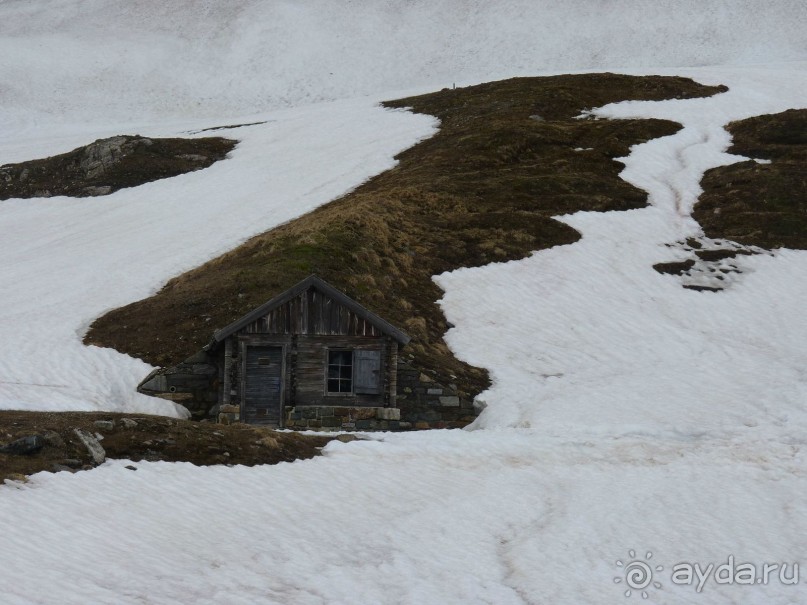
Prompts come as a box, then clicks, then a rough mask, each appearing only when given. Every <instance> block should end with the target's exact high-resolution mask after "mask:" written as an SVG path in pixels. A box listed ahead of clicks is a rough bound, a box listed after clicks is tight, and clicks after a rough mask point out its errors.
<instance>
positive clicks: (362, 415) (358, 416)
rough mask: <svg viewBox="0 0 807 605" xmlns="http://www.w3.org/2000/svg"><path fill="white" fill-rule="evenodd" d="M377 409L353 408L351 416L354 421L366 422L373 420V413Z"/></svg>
mask: <svg viewBox="0 0 807 605" xmlns="http://www.w3.org/2000/svg"><path fill="white" fill-rule="evenodd" d="M377 409H378V408H355V409H354V410H353V411H352V416H353V418H354V419H355V420H368V419H370V418H375V413H376V410H377Z"/></svg>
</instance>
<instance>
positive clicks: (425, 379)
mask: <svg viewBox="0 0 807 605" xmlns="http://www.w3.org/2000/svg"><path fill="white" fill-rule="evenodd" d="M418 380H420V382H427V383H428V382H434V380H432V379H431V378H430V377H429V376H426V374H423V373H421V374H420V377H419V378H418Z"/></svg>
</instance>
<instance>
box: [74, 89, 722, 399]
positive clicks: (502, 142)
mask: <svg viewBox="0 0 807 605" xmlns="http://www.w3.org/2000/svg"><path fill="white" fill-rule="evenodd" d="M721 90H724V89H722V88H717V87H706V86H701V85H699V84H696V83H695V82H693V81H691V80H688V79H684V78H670V77H660V76H653V77H633V76H624V75H615V74H589V75H574V76H556V77H549V78H517V79H512V80H506V81H503V82H495V83H491V84H483V85H480V86H473V87H470V88H464V89H457V90H443V91H441V92H438V93H434V94H430V95H424V96H420V97H414V98H409V99H402V100H399V101H395V102H390V103H387V105H388V106H389V107H412V108H413V110H414V111H416V112H421V113H428V114H431V115H434V116H437V117H438V118H439V119H440V120H441V123H442V127H441V130H440V132H439V133H438V134H437V135H435V136H434V137H432V138H430V139H428V140H426V141H423V142H422V143H420V144H418V145H416V146H414V147H412V148H411V149H408V150H406V151H404V152H403V153H401V154H400V155H399V156H398V160H399V164H398V166H397V167H395V168H394V169H392V170H390V171H388V172H386V173H384V174H381V175H379V176H378V177H376V178H374V179H372V180H371V181H369V182H368V183H366V184H364V185H363V186H361V187H359V188H358V189H357V190H355V191H354V192H353V193H351V194H349V195H347V196H345V197H343V198H341V199H339V200H336V201H334V202H332V203H330V204H328V205H326V206H323V207H321V208H319V209H317V210H315V211H313V212H311V213H309V214H307V215H305V216H303V217H300V218H299V219H297V220H294V221H292V222H291V223H288V224H286V225H282V226H280V227H277V228H276V229H273V230H271V231H269V232H267V233H265V234H263V235H260V236H258V237H255V238H253V239H251V240H250V241H248V242H247V243H245V244H244V245H242V246H240V247H239V248H237V249H235V250H233V251H232V252H230V253H228V254H225V255H224V256H221V257H219V258H217V259H215V260H212V261H210V262H208V263H207V264H205V265H203V266H201V267H199V268H198V269H195V270H193V271H191V272H189V273H186V274H185V275H182V276H180V277H177V278H176V279H173V280H171V281H170V282H169V283H168V284H167V285H166V286H165V287H164V288H163V290H162V291H161V292H160V293H159V294H157V295H156V296H154V297H152V298H150V299H147V300H144V301H140V302H138V303H134V304H132V305H128V306H126V307H123V308H121V309H118V310H116V311H113V312H111V313H109V314H107V315H106V316H104V317H102V318H100V319H98V320H97V321H96V322H95V323H94V324H93V326H92V327H91V329H90V331H89V333H88V335H87V338H86V342H88V343H91V344H97V345H101V346H111V347H114V348H116V349H118V350H120V351H123V352H126V353H129V354H131V355H134V356H136V357H140V358H142V359H145V360H146V361H148V362H150V363H152V364H155V365H163V366H165V365H170V364H173V363H176V362H178V361H180V360H181V359H183V358H184V357H186V356H188V355H190V354H191V353H193V352H194V351H195V350H198V349H199V348H200V347H201V346H203V345H204V344H205V343H206V342H207V341H208V340H209V339H210V337H211V335H212V332H213V329H214V328H215V327H222V326H224V325H226V324H228V323H230V322H231V321H233V320H235V319H237V318H238V317H240V316H241V315H243V314H245V313H246V312H248V311H249V310H251V309H252V308H254V307H255V306H257V305H259V304H261V303H263V302H265V301H266V300H268V299H270V298H272V297H273V296H275V295H277V294H278V293H280V292H282V291H283V290H285V289H287V288H289V287H291V286H293V285H294V284H295V283H297V282H298V281H299V280H301V279H303V278H305V277H306V276H307V275H309V274H311V273H316V274H318V275H319V276H321V277H322V278H324V279H326V280H327V281H329V282H330V283H332V284H333V285H334V286H336V287H337V288H340V289H341V290H343V291H344V292H346V293H347V294H348V295H349V296H352V297H353V298H355V299H356V300H357V301H359V302H360V303H361V304H363V305H365V306H367V307H368V308H369V309H371V310H373V311H374V312H376V313H378V314H379V315H381V316H382V317H385V318H386V319H388V320H389V321H391V322H392V323H393V324H395V325H398V326H400V327H402V328H404V329H405V330H408V331H409V332H410V335H411V336H412V337H413V340H412V342H411V343H410V345H409V346H408V347H407V348H406V349H405V350H404V353H407V354H409V355H411V356H413V360H414V364H415V365H416V366H418V367H420V368H421V369H430V370H434V371H436V373H437V376H436V378H437V379H438V380H441V381H443V382H446V383H455V384H457V385H458V386H459V390H460V392H461V394H463V395H466V396H473V395H474V394H476V393H478V392H479V391H480V390H481V389H483V388H484V387H485V386H486V385H487V384H488V379H487V375H486V373H485V372H484V371H482V370H480V369H478V368H474V367H471V366H469V365H467V364H465V363H463V362H461V361H459V360H458V359H456V358H455V357H454V356H453V355H452V354H451V352H450V351H449V349H448V347H447V346H446V344H445V342H444V341H443V334H444V333H445V331H446V329H447V327H448V326H447V324H446V320H445V318H444V317H443V315H442V313H441V311H440V309H439V307H438V306H437V304H436V302H435V301H437V300H438V299H439V298H440V297H441V295H442V293H441V291H440V289H439V288H438V287H437V286H436V285H435V284H434V282H433V281H432V279H431V277H432V276H433V275H436V274H440V273H442V272H444V271H451V270H454V269H457V268H459V267H473V266H479V265H485V264H488V263H490V262H494V261H505V260H510V259H518V258H523V257H524V256H525V255H527V254H529V253H530V252H531V251H533V250H538V249H542V248H549V247H552V246H557V245H563V244H570V243H572V242H574V241H576V240H577V239H578V237H579V235H578V233H577V232H576V231H574V230H573V229H571V228H570V227H568V226H566V225H564V224H561V223H559V222H557V221H554V220H552V219H551V218H550V217H552V216H553V215H558V214H565V213H570V212H575V211H578V210H596V211H605V210H627V209H631V208H639V207H642V206H644V205H645V203H646V195H645V193H644V192H643V191H640V190H638V189H636V188H634V187H632V186H631V185H629V184H627V183H626V182H625V181H623V180H622V179H620V178H619V172H620V170H621V169H622V165H621V164H620V163H618V162H616V161H614V159H613V158H615V157H619V156H623V155H626V154H628V152H629V149H630V147H631V145H633V144H636V143H639V142H643V141H646V140H648V139H652V138H654V137H659V136H665V135H669V134H672V133H674V132H676V131H677V130H678V129H679V127H680V126H679V125H678V124H675V123H672V122H666V121H660V120H624V121H606V120H593V119H581V120H578V119H574V117H575V116H577V115H578V114H579V113H580V112H582V111H583V110H585V109H587V108H592V107H597V106H601V105H604V104H606V103H610V102H615V101H621V100H625V99H642V100H653V99H667V98H682V97H695V96H707V95H711V94H715V93H716V92H720V91H721ZM536 115H538V116H540V118H541V119H540V120H538V119H535V118H533V117H531V116H536ZM575 148H586V149H588V148H590V150H588V151H575Z"/></svg>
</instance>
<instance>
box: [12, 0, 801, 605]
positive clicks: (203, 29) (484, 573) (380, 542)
mask: <svg viewBox="0 0 807 605" xmlns="http://www.w3.org/2000/svg"><path fill="white" fill-rule="evenodd" d="M651 7H652V8H651ZM805 23H807V4H804V3H803V2H800V1H798V2H797V1H789V0H780V1H773V2H771V1H768V2H761V1H754V0H739V1H729V0H712V1H701V2H694V1H690V0H665V1H659V2H653V3H647V2H641V1H638V0H611V1H607V2H606V1H597V0H587V1H580V2H570V3H557V2H549V1H548V0H547V1H544V0H541V1H537V2H536V1H533V2H527V1H526V0H524V1H517V0H503V1H502V2H497V3H488V2H481V1H480V2H477V1H472V0H469V1H467V2H458V1H457V0H441V1H436V2H419V1H418V2H403V1H398V2H396V1H385V2H371V1H369V0H365V1H353V2H347V3H333V2H326V1H325V0H321V1H317V0H309V1H306V2H302V1H301V2H281V1H274V2H269V1H267V2H258V1H256V0H239V1H233V2H227V3H216V2H204V1H202V0H197V1H195V2H190V1H177V2H171V3H164V4H163V5H160V6H158V5H157V4H156V3H152V2H146V1H143V0H131V1H129V2H126V3H115V2H111V1H110V0H80V1H75V0H71V1H67V0H64V1H57V0H27V1H26V2H19V1H8V0H6V1H5V2H2V1H0V57H2V59H0V164H2V163H6V162H14V161H20V160H25V159H32V158H34V157H41V156H43V155H48V154H53V153H57V152H62V151H66V150H68V149H71V148H72V147H75V146H77V145H79V144H83V143H86V142H89V141H90V140H92V139H94V138H97V137H99V136H104V135H109V134H119V133H121V132H130V133H133V132H138V133H140V134H143V135H150V136H159V135H168V134H178V133H181V132H185V131H189V130H194V129H199V128H204V127H209V126H218V125H221V124H233V123H239V122H254V121H259V120H267V123H266V124H262V125H257V126H253V127H249V128H240V129H238V130H234V131H232V132H231V133H227V132H225V134H230V135H231V136H234V137H236V138H238V139H239V140H241V143H240V144H239V146H238V147H237V148H236V150H235V151H234V152H233V153H232V157H231V159H229V160H227V161H224V162H220V163H218V164H216V165H214V166H213V167H211V168H210V169H207V170H205V171H201V172H197V173H192V174H189V175H185V176H182V177H179V178H176V179H170V180H167V181H158V182H155V183H151V184H148V185H145V186H143V187H138V188H136V189H131V190H122V191H119V192H117V193H116V194H114V195H112V196H109V197H105V198H95V199H84V200H70V199H66V198H51V199H49V200H9V201H6V202H0V259H2V260H0V284H2V289H0V339H1V341H2V343H3V347H2V354H0V407H5V408H8V407H24V408H26V409H77V408H79V407H83V408H84V409H114V410H121V409H123V410H148V411H158V410H159V411H161V412H163V413H171V412H176V410H172V409H170V408H168V409H167V408H166V405H167V404H165V402H156V403H155V402H154V400H151V399H148V398H144V397H138V396H136V395H135V394H134V385H135V384H136V382H137V381H138V380H139V379H140V378H141V377H142V376H143V375H144V374H145V373H146V372H147V371H148V367H147V366H146V365H145V364H142V363H141V362H138V361H136V360H132V359H130V358H127V357H125V356H123V355H120V354H117V353H115V352H112V351H107V350H100V349H91V348H86V347H82V346H81V344H80V339H81V336H82V334H83V332H84V330H85V329H86V327H87V326H88V324H89V322H90V321H91V320H92V319H93V318H94V317H96V316H97V315H99V314H101V313H103V312H104V311H105V310H106V309H108V308H112V307H116V306H119V305H122V304H125V303H127V302H131V301H133V300H136V299H138V298H142V297H144V296H147V295H148V294H149V293H151V292H153V291H155V290H156V289H158V288H159V287H160V285H161V284H162V283H164V282H165V280H166V279H168V278H169V277H171V276H173V275H175V274H177V273H179V272H181V271H184V270H185V269H188V268H190V267H192V266H194V265H196V264H199V263H201V262H202V261H204V260H206V259H208V258H210V257H212V256H215V255H217V254H219V253H220V252H222V251H224V250H226V249H228V248H230V247H232V246H234V245H236V244H237V243H239V242H240V241H242V240H243V239H245V238H246V237H248V236H249V235H251V234H253V233H256V232H259V231H262V230H265V229H267V228H269V227H271V226H273V225H276V224H278V223H280V222H283V221H286V220H289V219H291V218H293V217H295V216H297V215H299V214H301V213H302V212H305V211H307V210H309V209H311V208H313V207H315V206H316V205H318V204H322V203H324V202H327V201H328V200H329V199H333V198H334V197H336V196H338V195H340V194H341V193H343V192H344V191H346V190H348V189H350V188H351V187H354V186H356V185H357V184H359V183H360V182H361V181H362V180H364V179H366V178H368V177H369V176H371V175H373V174H375V173H378V172H379V171H382V170H385V169H387V168H388V167H390V166H391V165H392V163H393V160H392V157H393V155H394V154H395V153H396V152H397V151H399V150H400V149H403V148H405V147H406V146H409V145H412V144H414V143H415V142H416V141H417V140H419V139H420V138H422V137H424V136H427V135H429V134H430V133H431V132H433V131H434V127H435V123H434V122H433V121H432V120H430V119H429V118H427V117H424V116H412V115H409V114H406V113H404V112H388V111H383V110H381V109H379V108H378V107H376V106H375V105H374V102H375V101H376V100H378V99H380V98H384V97H386V98H391V97H395V96H399V94H400V93H397V92H394V91H399V90H402V89H414V88H420V89H421V90H425V89H427V88H428V87H429V86H437V87H441V86H445V85H448V84H450V83H452V82H457V83H458V84H460V83H468V82H471V81H478V80H484V79H491V78H497V77H508V76H511V75H517V74H530V75H535V74H536V73H538V72H540V71H545V70H555V71H567V70H575V69H588V68H599V69H605V68H609V69H616V68H624V69H632V70H633V71H634V72H637V70H639V72H638V73H659V72H664V73H675V74H681V75H689V76H692V77H694V78H696V79H697V80H699V81H703V82H705V83H723V84H726V85H728V86H729V87H730V89H731V90H730V91H729V92H728V93H726V94H724V95H719V96H717V97H713V98H710V99H702V100H697V99H696V100H689V101H669V102H663V103H623V104H618V105H614V106H610V107H606V108H602V109H600V110H598V114H599V115H602V116H609V117H628V116H653V117H664V118H669V119H673V120H676V121H679V122H681V123H683V124H684V125H685V128H684V129H683V130H682V131H680V132H679V133H677V134H676V135H673V136H672V137H667V138H665V139H661V140H656V141H651V142H649V143H646V144H644V145H640V146H637V147H636V148H634V150H633V152H632V154H631V156H630V157H629V158H628V159H626V165H627V168H626V170H625V172H624V173H623V176H624V178H626V179H627V180H629V181H630V182H632V183H634V184H636V185H638V186H640V187H642V188H644V189H646V190H647V191H648V192H649V193H650V201H651V204H652V206H651V207H649V208H646V209H641V210H635V211H630V212H623V213H606V214H594V213H578V214H575V215H572V216H568V217H564V218H563V220H564V221H566V222H567V223H569V224H570V225H572V226H573V227H575V228H576V229H578V230H579V231H580V232H581V233H582V234H583V239H582V240H581V241H580V242H578V243H576V244H573V245H570V246H564V247H558V248H554V249H551V250H546V251H541V252H539V253H536V254H534V255H533V256H532V257H530V258H528V259H525V260H522V261H518V262H512V263H506V264H500V265H491V266H488V267H482V268H479V269H473V270H461V271H457V272H454V273H451V274H446V275H441V276H438V277H437V278H436V279H437V280H438V283H439V284H440V285H441V286H442V287H443V288H444V289H445V291H446V293H445V296H444V298H443V300H442V305H443V307H444V309H445V311H446V313H447V315H448V317H449V320H450V321H451V322H452V323H454V324H455V325H456V326H457V327H456V328H454V329H453V330H452V331H451V332H450V333H449V335H448V341H449V344H450V345H451V346H452V348H453V350H454V351H456V353H457V354H458V355H460V356H461V357H463V358H465V359H467V360H469V361H470V362H471V363H474V364H476V365H480V366H484V367H486V368H488V369H490V371H491V374H492V376H493V378H494V384H493V386H492V387H491V389H490V390H489V391H487V392H486V393H484V394H483V396H482V397H483V399H484V400H485V401H486V403H487V404H488V406H487V408H486V410H485V412H484V414H483V415H482V416H481V417H480V419H479V420H478V422H477V423H476V426H475V428H477V429H479V430H474V431H435V432H430V433H420V434H407V435H383V436H375V437H374V438H373V440H371V441H366V442H353V443H350V444H341V443H334V444H332V445H330V446H329V447H328V448H327V450H326V455H325V456H324V457H322V458H319V459H317V460H311V461H306V462H298V463H294V464H282V465H278V466H274V467H264V468H253V469H246V468H225V467H220V468H196V467H193V466H191V465H188V464H167V463H159V464H148V463H137V465H136V466H137V467H138V470H137V471H136V472H133V471H132V470H129V469H127V468H125V465H126V464H127V463H125V462H109V463H107V464H105V465H104V466H103V467H101V468H99V469H96V470H94V471H92V472H85V473H78V474H76V475H70V474H67V473H60V474H58V475H49V474H44V473H43V474H39V475H37V476H35V477H33V479H32V481H31V482H30V483H29V484H26V485H18V486H5V487H0V536H2V545H3V548H2V549H0V594H2V598H1V599H0V602H2V603H4V604H5V603H10V604H14V605H17V604H21V605H28V604H34V603H41V604H50V603H64V604H71V603H82V604H84V603H109V604H118V603H121V604H128V603H133V604H134V603H138V604H141V603H154V604H164V603H211V604H213V603H216V604H218V603H226V604H230V603H233V604H236V603H244V604H249V605H253V604H260V603H312V604H314V603H317V604H318V603H368V604H369V603H413V604H414V603H417V604H423V603H435V604H443V603H491V604H507V603H546V602H555V603H569V604H580V603H619V602H631V600H638V601H642V595H641V593H642V591H645V592H647V593H648V601H649V602H657V603H721V604H722V603H738V604H739V603H742V604H749V603H759V604H763V603H764V604H768V603H795V604H798V603H807V568H805V569H804V570H802V571H801V577H800V582H799V584H800V585H798V586H792V585H787V579H788V578H790V577H792V576H793V571H794V569H793V567H792V565H793V564H794V563H796V564H801V565H807V546H805V544H804V541H803V540H802V539H801V536H803V535H804V534H805V532H806V531H807V521H806V520H805V519H807V516H805V514H804V513H805V509H804V504H803V502H802V500H803V498H804V494H805V493H807V465H806V464H805V459H804V453H803V452H801V449H802V447H804V445H805V440H806V439H807V438H805V436H804V435H805V434H807V433H806V432H805V430H804V429H805V428H807V415H806V414H805V406H807V371H805V367H807V363H805V361H807V353H805V350H804V346H803V343H804V342H806V341H807V340H805V337H807V320H805V318H804V314H803V304H802V301H803V300H805V295H807V253H804V252H794V251H781V252H777V253H776V254H775V255H774V256H758V257H751V258H747V259H744V260H743V261H742V263H743V269H744V273H742V275H741V276H740V277H739V278H738V279H737V280H736V281H735V282H734V283H733V284H732V285H731V287H730V288H728V289H727V290H726V291H725V292H722V293H720V294H712V293H697V292H692V291H687V290H684V289H683V288H681V284H680V281H678V280H677V278H675V277H672V276H664V275H660V274H658V273H656V272H655V271H653V269H652V265H653V264H654V263H657V262H664V261H670V260H675V255H676V254H677V253H676V251H675V249H674V248H669V247H667V246H665V244H669V243H674V242H676V241H679V240H681V239H682V238H685V237H688V236H691V235H697V234H698V226H697V224H696V223H694V222H693V221H692V219H691V218H689V211H690V209H691V206H692V204H693V202H694V201H695V199H696V196H697V194H698V191H699V190H698V182H699V180H700V176H701V174H702V172H703V171H704V170H705V169H707V168H709V167H712V166H716V165H720V164H725V163H729V162H732V161H736V160H737V158H735V157H731V156H727V155H725V153H724V150H725V148H726V147H727V145H728V143H729V140H728V136H727V135H726V133H725V131H724V130H723V129H722V126H723V125H724V124H725V123H726V122H728V121H730V120H734V119H740V118H744V117H748V116H750V115H756V114H760V113H768V112H774V111H780V110H783V109H786V108H789V107H805V106H807V64H805V63H803V62H798V61H805V60H807V43H806V41H805V37H804V34H803V31H804V25H805ZM759 62H766V63H767V64H766V65H764V66H759V65H756V66H755V65H752V64H754V63H759ZM707 64H708V65H718V66H719V67H708V68H706V67H697V66H699V65H707ZM366 95H369V96H366ZM337 99H342V100H337ZM315 101H328V102H323V103H314V102H315ZM303 105H305V106H303ZM284 106H289V108H285V109H283V108H282V107H284ZM169 217H170V222H169ZM480 309H484V310H485V311H487V312H486V314H485V316H486V317H490V316H495V317H501V318H502V320H501V321H500V322H498V323H496V324H486V323H484V322H481V321H476V319H475V317H476V314H477V313H478V312H479V311H480ZM513 309H516V310H517V312H513ZM493 310H495V311H496V312H495V313H491V312H490V311H493ZM516 320H517V321H516ZM632 549H635V553H634V554H630V552H629V551H631V550H632ZM648 553H652V558H649V559H648V558H647V555H648ZM729 556H733V557H735V558H736V565H739V564H741V563H751V564H754V565H755V566H756V569H755V572H756V573H758V574H759V573H760V572H761V571H762V569H761V568H762V566H763V565H764V564H766V563H777V564H782V563H787V564H788V566H789V567H788V569H787V570H786V574H785V576H784V581H783V579H782V578H780V576H779V570H778V569H777V570H776V571H774V572H773V573H772V574H771V575H770V577H769V578H768V579H767V581H766V582H759V583H757V582H756V580H757V579H762V578H761V577H759V578H757V577H754V578H751V581H752V582H754V583H753V584H752V585H747V584H742V583H741V582H742V581H744V580H747V579H748V575H745V576H742V575H738V576H737V577H736V578H733V579H737V580H739V581H738V582H735V583H734V584H732V585H728V584H719V583H718V582H717V581H716V579H715V575H714V573H715V569H714V568H712V569H711V570H710V571H709V574H710V575H709V578H708V579H706V580H704V581H702V584H701V587H700V588H701V590H700V591H697V590H696V589H697V585H698V583H699V582H698V579H697V577H695V578H694V579H693V583H692V585H681V584H680V583H681V582H682V580H683V579H682V576H681V575H678V576H676V577H675V578H674V577H673V575H672V574H673V570H674V566H675V565H676V564H690V565H692V566H694V565H695V564H698V565H700V566H701V567H702V568H703V569H708V565H709V564H710V563H712V564H714V565H715V566H718V565H720V564H722V563H726V562H727V560H728V558H729ZM617 560H619V561H620V564H619V565H618V564H617ZM634 560H635V561H634ZM631 562H633V563H634V564H633V566H632V567H631V569H637V568H639V567H641V565H640V564H645V563H647V564H649V567H648V569H650V570H651V571H652V573H653V575H654V577H653V580H654V581H656V582H658V583H659V584H660V587H659V586H656V585H654V584H652V583H649V584H647V585H643V586H641V587H640V588H636V587H635V582H634V587H633V588H630V586H628V583H627V581H628V579H629V577H631V578H632V577H633V576H629V575H628V574H627V573H626V568H627V567H629V564H630V563H631ZM657 566H660V567H663V569H656V567H657ZM745 570H746V571H748V568H745ZM735 571H736V570H735ZM615 580H619V582H616V581H615ZM674 580H677V583H676V581H674ZM628 589H630V590H631V595H630V596H629V597H626V596H625V592H626V590H628Z"/></svg>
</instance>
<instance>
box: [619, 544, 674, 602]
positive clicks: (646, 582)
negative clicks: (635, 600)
mask: <svg viewBox="0 0 807 605" xmlns="http://www.w3.org/2000/svg"><path fill="white" fill-rule="evenodd" d="M628 556H629V557H630V560H629V561H628V562H627V563H623V562H622V561H621V560H617V562H616V566H617V567H619V568H620V569H622V570H624V576H617V577H615V578H614V584H621V583H622V582H623V581H624V582H625V584H626V585H627V587H628V589H627V590H626V591H625V596H626V597H629V596H631V595H632V594H633V591H634V590H635V591H636V592H637V594H641V595H642V598H643V599H646V598H647V597H649V596H650V594H649V593H648V591H647V590H645V589H646V588H648V587H649V586H651V585H652V586H653V588H656V589H659V590H660V589H661V582H654V581H653V572H654V571H664V567H663V566H661V565H656V566H655V567H652V566H651V565H650V563H649V561H650V559H652V558H653V553H652V552H649V551H648V552H647V554H645V556H644V561H642V560H641V559H637V558H636V551H635V550H629V551H628Z"/></svg>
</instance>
